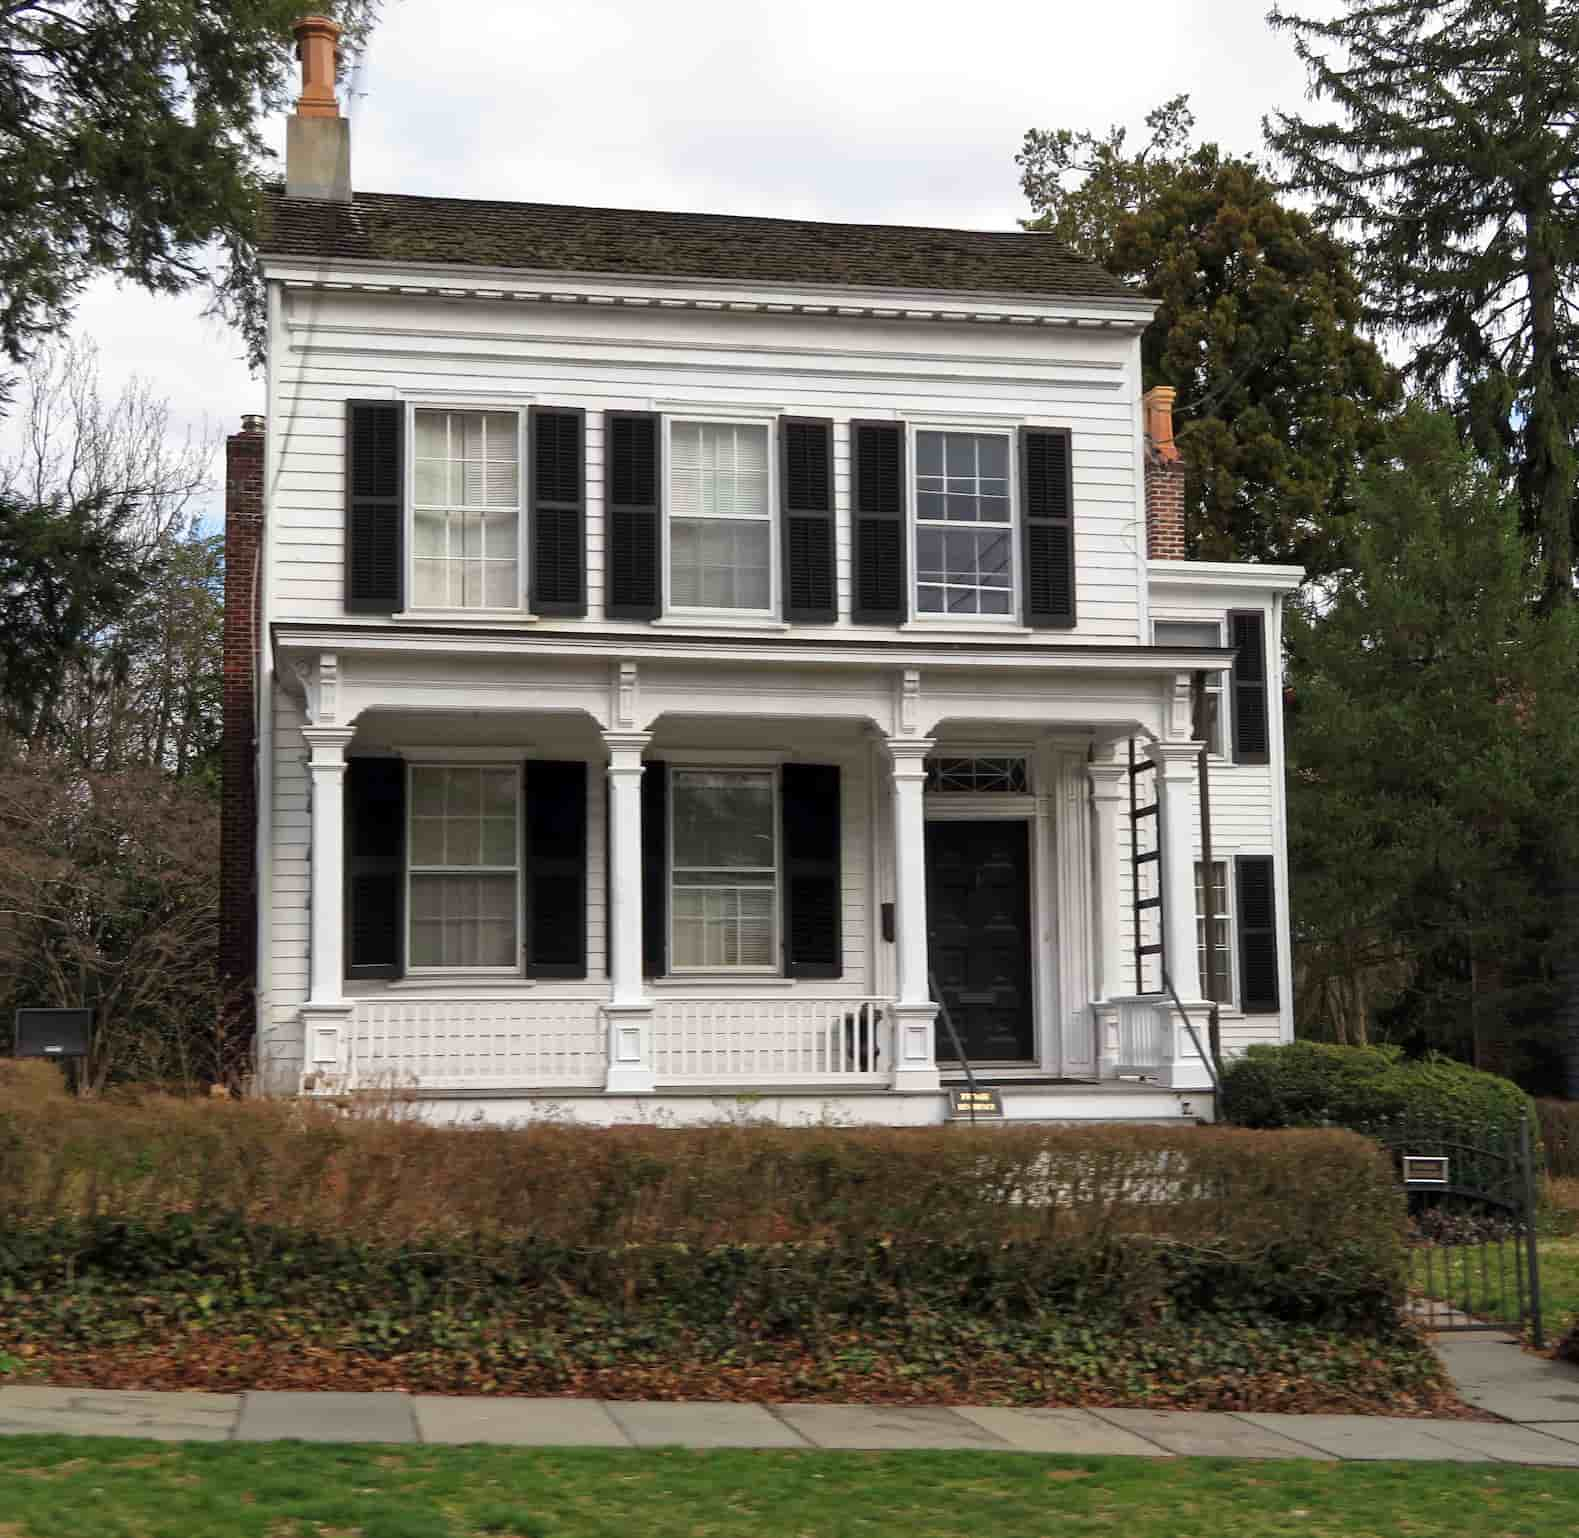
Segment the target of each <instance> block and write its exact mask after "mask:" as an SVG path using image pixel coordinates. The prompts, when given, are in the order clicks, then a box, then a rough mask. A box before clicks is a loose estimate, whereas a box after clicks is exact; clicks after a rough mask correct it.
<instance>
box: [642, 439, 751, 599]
mask: <svg viewBox="0 0 1579 1538" xmlns="http://www.w3.org/2000/svg"><path fill="white" fill-rule="evenodd" d="M677 425H680V426H688V427H689V426H700V427H760V428H762V429H763V430H764V431H765V432H766V434H767V440H768V510H767V514H766V516H765V517H764V518H761V519H757V518H717V519H715V520H714V521H716V522H718V523H765V524H766V525H767V531H768V605H767V607H766V608H765V609H725V608H718V607H716V606H712V605H707V604H676V603H675V602H674V599H673V597H672V596H671V593H670V588H671V585H672V582H671V579H672V577H673V568H672V562H671V557H670V549H669V546H670V540H669V532H670V524H671V522H672V520H673V518H674V516H675V513H674V505H673V504H674V499H673V497H672V496H671V495H670V491H669V486H670V481H669V478H670V476H671V475H672V474H673V473H674V429H675V427H676V426H677ZM659 496H660V498H661V499H662V500H661V507H662V510H663V517H662V520H661V522H662V525H663V530H662V539H661V540H660V554H659V560H660V561H661V562H662V565H663V612H664V614H665V615H670V614H684V615H688V616H695V617H702V616H706V617H708V618H711V619H721V620H737V619H739V620H753V621H755V620H762V619H777V618H778V617H779V611H780V596H779V584H780V581H781V574H780V571H779V443H778V417H777V415H776V414H775V415H767V414H764V415H760V416H758V415H754V414H753V413H751V412H749V411H748V412H731V413H730V414H729V415H728V416H722V415H713V414H710V413H706V412H677V413H675V414H674V415H673V416H669V415H666V416H665V417H664V419H663V454H662V484H661V486H660V488H659ZM686 516H687V517H695V516H698V515H695V514H687V515H686ZM700 516H701V517H704V518H705V517H706V516H707V515H706V514H702V515H700Z"/></svg>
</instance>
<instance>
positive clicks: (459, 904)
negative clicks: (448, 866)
mask: <svg viewBox="0 0 1579 1538" xmlns="http://www.w3.org/2000/svg"><path fill="white" fill-rule="evenodd" d="M411 910H412V924H411V963H412V965H413V966H418V967H476V966H482V967H508V966H514V965H515V961H516V924H515V877H514V876H430V875H414V876H413V877H412V878H411Z"/></svg>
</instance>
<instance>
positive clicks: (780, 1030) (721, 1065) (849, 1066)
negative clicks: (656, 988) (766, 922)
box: [653, 996, 894, 1084]
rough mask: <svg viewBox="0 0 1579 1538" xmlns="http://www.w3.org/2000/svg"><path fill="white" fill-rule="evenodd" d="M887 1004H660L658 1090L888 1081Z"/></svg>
mask: <svg viewBox="0 0 1579 1538" xmlns="http://www.w3.org/2000/svg"><path fill="white" fill-rule="evenodd" d="M887 1004H888V1001H887V1000H886V999H873V998H806V997H800V998H795V997H789V998H786V997H782V996H781V997H778V998H771V997H769V998H733V999H725V998H707V999H676V998H662V999H659V1000H657V1001H656V1003H655V1005H654V1008H653V1067H654V1070H655V1072H656V1075H657V1079H658V1082H659V1084H722V1083H731V1082H733V1083H739V1084H794V1083H806V1082H822V1083H826V1082H828V1081H830V1080H832V1081H835V1082H838V1083H844V1084H853V1083H866V1084H877V1083H886V1082H887V1081H888V1078H889V1076H890V1074H891V1072H892V1069H893V1062H894V1057H893V1045H892V1036H891V1032H890V1022H889V1015H888V1010H887V1007H886V1006H887Z"/></svg>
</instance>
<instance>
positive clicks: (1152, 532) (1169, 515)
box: [1140, 385, 1184, 561]
mask: <svg viewBox="0 0 1579 1538" xmlns="http://www.w3.org/2000/svg"><path fill="white" fill-rule="evenodd" d="M1176 393H1177V392H1176V391H1175V390H1174V389H1173V387H1172V386H1171V385H1153V386H1152V388H1151V389H1149V390H1148V391H1147V392H1146V393H1145V394H1144V395H1143V396H1142V397H1141V400H1140V403H1141V406H1142V408H1143V409H1144V412H1145V418H1146V554H1147V555H1148V556H1149V557H1150V558H1151V559H1152V560H1154V561H1182V560H1183V559H1184V460H1183V459H1182V458H1181V457H1180V455H1179V446H1178V444H1176V443H1175V442H1174V441H1173V398H1174V395H1175V394H1176Z"/></svg>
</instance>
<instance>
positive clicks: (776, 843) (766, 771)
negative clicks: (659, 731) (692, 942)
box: [664, 759, 784, 977]
mask: <svg viewBox="0 0 1579 1538" xmlns="http://www.w3.org/2000/svg"><path fill="white" fill-rule="evenodd" d="M687 772H690V773H694V774H750V775H756V776H763V775H765V776H766V777H767V780H768V783H769V785H770V786H771V787H772V792H773V811H772V826H773V879H772V881H771V882H770V883H768V885H767V890H768V891H770V892H772V894H773V934H772V937H771V939H770V940H769V942H768V944H769V951H768V954H769V955H771V956H777V957H779V958H780V960H779V961H777V962H770V963H769V964H768V965H766V966H761V967H745V966H734V967H727V966H717V967H682V966H676V965H675V964H674V956H675V946H674V871H675V866H674V784H675V778H676V776H678V775H682V774H685V773H687ZM782 794H783V784H782V780H781V777H780V775H779V773H778V771H777V769H776V768H771V769H770V768H768V767H766V766H765V765H763V764H760V763H757V764H753V763H749V762H741V761H740V760H738V759H736V760H732V761H731V762H729V763H707V762H705V761H704V760H701V759H698V760H696V761H694V762H692V761H686V762H682V763H671V764H670V765H669V794H668V795H666V796H665V797H664V820H665V822H666V824H667V826H666V827H665V829H664V881H665V882H666V886H665V888H664V908H665V920H666V928H667V934H666V936H665V939H666V942H667V945H668V955H669V975H670V976H671V977H780V976H782V975H783V971H784V968H783V961H782V958H783V954H784V952H783V945H784V851H783V848H782V847H781V846H782V844H783V815H784V814H783V808H782V807H781V806H780V805H779V801H780V797H781V796H782ZM690 868H691V869H695V870H707V869H714V868H716V869H731V868H734V869H738V868H741V867H708V866H695V867H690ZM758 868H759V867H752V869H758Z"/></svg>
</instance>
